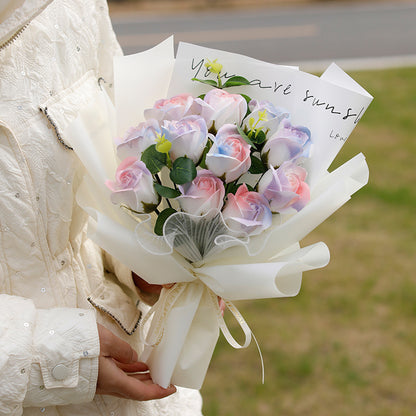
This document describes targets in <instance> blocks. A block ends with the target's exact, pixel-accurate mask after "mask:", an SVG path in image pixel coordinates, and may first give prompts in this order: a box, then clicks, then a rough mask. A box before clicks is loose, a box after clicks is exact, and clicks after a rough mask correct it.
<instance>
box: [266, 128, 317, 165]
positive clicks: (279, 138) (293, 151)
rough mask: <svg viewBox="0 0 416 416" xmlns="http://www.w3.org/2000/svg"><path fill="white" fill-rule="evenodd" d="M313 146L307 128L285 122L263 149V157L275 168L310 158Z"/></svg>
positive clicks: (267, 163)
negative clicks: (284, 163)
mask: <svg viewBox="0 0 416 416" xmlns="http://www.w3.org/2000/svg"><path fill="white" fill-rule="evenodd" d="M310 146H311V132H310V131H309V129H307V128H306V127H302V126H292V125H291V123H290V121H288V120H285V121H284V122H283V123H282V125H281V127H280V128H279V129H278V130H277V132H276V133H275V134H273V136H272V137H270V139H269V140H267V142H266V144H265V145H264V147H263V150H262V152H261V157H262V160H263V162H264V163H266V165H268V166H273V167H274V168H277V167H279V166H280V165H281V164H282V163H283V162H285V161H290V160H295V159H297V158H300V157H308V156H309V153H310Z"/></svg>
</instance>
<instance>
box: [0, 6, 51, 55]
mask: <svg viewBox="0 0 416 416" xmlns="http://www.w3.org/2000/svg"><path fill="white" fill-rule="evenodd" d="M52 1H53V0H0V2H1V4H0V47H1V45H3V44H4V43H6V42H7V41H8V40H9V39H11V38H12V37H13V36H14V35H15V34H16V33H18V32H19V30H20V29H21V28H22V27H24V26H25V25H26V24H28V23H29V22H30V21H31V20H32V19H33V18H34V17H36V16H37V15H38V14H39V13H41V12H42V10H44V9H45V8H46V6H47V5H48V4H49V3H51V2H52Z"/></svg>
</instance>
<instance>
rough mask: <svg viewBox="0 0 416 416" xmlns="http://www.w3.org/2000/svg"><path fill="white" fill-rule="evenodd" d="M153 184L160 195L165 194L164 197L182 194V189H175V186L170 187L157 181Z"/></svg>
mask: <svg viewBox="0 0 416 416" xmlns="http://www.w3.org/2000/svg"><path fill="white" fill-rule="evenodd" d="M153 186H154V188H155V190H156V192H157V193H158V194H159V195H160V196H163V197H164V198H176V197H178V196H180V195H181V193H180V191H178V190H177V189H173V188H169V187H167V186H163V185H160V184H159V183H157V182H154V183H153Z"/></svg>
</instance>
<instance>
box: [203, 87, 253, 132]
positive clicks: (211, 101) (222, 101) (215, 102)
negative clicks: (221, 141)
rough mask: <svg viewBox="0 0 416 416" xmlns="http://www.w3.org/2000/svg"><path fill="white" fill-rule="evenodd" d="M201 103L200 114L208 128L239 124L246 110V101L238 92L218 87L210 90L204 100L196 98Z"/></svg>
mask: <svg viewBox="0 0 416 416" xmlns="http://www.w3.org/2000/svg"><path fill="white" fill-rule="evenodd" d="M196 101H197V102H198V104H200V105H201V116H202V117H203V118H204V119H205V121H206V123H207V126H208V128H210V127H211V126H212V125H214V127H215V128H216V129H217V130H218V129H219V128H220V127H221V126H223V125H224V124H238V125H240V124H241V121H242V120H243V117H244V116H245V115H246V112H247V101H246V100H245V99H244V98H243V97H242V96H241V95H239V94H230V93H229V92H227V91H224V90H220V89H212V90H210V91H209V92H208V93H207V94H206V95H205V97H204V100H201V99H199V98H197V99H196Z"/></svg>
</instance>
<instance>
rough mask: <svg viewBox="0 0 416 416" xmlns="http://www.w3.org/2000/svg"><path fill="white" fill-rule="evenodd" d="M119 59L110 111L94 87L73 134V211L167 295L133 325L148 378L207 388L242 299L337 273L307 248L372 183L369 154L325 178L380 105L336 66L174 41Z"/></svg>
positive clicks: (318, 250) (319, 252)
mask: <svg viewBox="0 0 416 416" xmlns="http://www.w3.org/2000/svg"><path fill="white" fill-rule="evenodd" d="M207 57H210V58H218V59H217V60H216V59H211V60H208V59H207ZM114 64H115V65H114V73H115V79H114V88H115V91H114V93H115V106H114V105H113V103H112V102H111V101H110V100H109V98H108V96H107V94H106V93H105V91H103V90H97V86H96V83H94V84H91V85H90V86H89V88H90V91H92V92H94V94H96V99H94V100H91V104H90V105H88V106H86V107H85V108H84V109H81V110H80V112H79V116H78V118H77V119H76V120H74V121H73V122H72V123H71V124H70V125H69V126H68V128H67V129H66V131H64V132H63V134H64V135H65V139H66V141H68V142H69V143H71V145H72V147H73V148H74V150H75V152H76V153H77V155H78V157H79V158H80V160H81V161H82V163H83V165H84V166H85V168H86V171H87V173H88V174H87V175H86V176H85V178H84V180H83V182H82V183H81V186H80V189H79V190H78V192H77V201H78V203H79V205H80V206H81V207H82V208H83V209H84V210H85V211H86V212H87V213H88V214H89V217H90V219H89V228H88V233H89V237H90V238H91V239H92V240H94V241H95V243H96V244H98V245H99V246H100V247H102V248H103V249H104V250H105V251H107V252H108V253H110V254H111V255H112V256H114V257H115V258H116V259H118V260H119V261H120V262H121V263H122V264H124V265H125V266H126V267H128V268H129V269H130V270H132V271H134V272H135V273H136V274H137V275H139V276H140V277H141V278H143V279H144V280H145V281H147V282H148V283H150V284H158V285H170V288H169V289H166V288H164V289H162V292H161V295H160V298H159V300H158V301H157V302H156V304H155V305H154V306H152V307H151V309H150V310H149V311H148V312H147V313H145V314H144V316H143V317H142V319H141V321H140V326H139V334H140V335H141V337H142V342H143V344H144V346H145V347H144V351H143V353H142V354H141V357H140V359H141V360H142V361H144V362H146V363H147V364H148V366H149V369H150V372H151V375H152V379H153V380H154V381H155V382H156V383H158V384H160V385H161V386H162V387H167V386H168V385H169V384H171V383H172V384H175V385H179V386H183V387H189V388H196V389H199V388H200V387H201V386H202V384H203V381H204V378H205V374H206V372H207V369H208V367H209V364H210V361H211V357H212V354H213V351H214V348H215V345H216V343H217V340H218V337H219V333H220V331H221V332H222V334H223V335H224V337H225V339H226V340H227V341H228V343H229V344H230V345H231V346H233V347H234V348H245V347H247V346H248V345H249V344H250V342H251V339H252V332H251V329H250V328H249V326H248V325H247V323H246V322H245V320H244V318H243V316H242V315H241V314H240V313H239V311H238V310H237V308H236V307H235V306H234V304H233V303H232V302H234V301H238V300H249V299H250V300H254V299H265V298H281V297H289V296H295V295H296V294H297V293H298V292H299V290H300V287H301V283H302V274H303V272H305V271H308V270H313V269H317V268H321V267H324V266H325V265H326V264H328V262H329V250H328V248H327V246H326V244H325V243H323V242H318V243H315V244H311V245H309V246H306V247H301V246H300V244H299V242H300V241H301V240H302V239H303V238H304V237H305V236H306V235H308V234H309V233H310V232H311V231H312V230H313V229H314V228H315V227H317V226H318V225H319V224H321V223H322V222H323V221H325V220H326V219H327V218H328V217H329V216H330V215H331V214H332V213H333V212H335V211H336V210H337V209H339V208H340V207H341V206H342V205H343V204H344V203H346V202H347V201H348V200H349V199H350V197H351V195H352V194H353V193H355V192H356V191H357V190H359V189H360V188H361V187H362V186H364V185H365V184H366V183H367V181H368V167H367V164H366V162H365V158H364V156H363V155H362V154H359V155H357V156H355V157H354V158H352V159H351V160H349V161H348V162H346V163H344V164H343V165H342V166H340V167H338V168H337V169H335V170H334V171H332V172H330V173H329V172H328V171H327V169H328V168H329V166H330V164H331V162H332V161H333V160H334V158H335V156H336V154H337V153H338V152H339V150H340V149H341V147H342V145H343V144H344V142H345V138H347V137H348V136H349V134H350V133H351V131H352V130H353V128H354V127H355V125H356V123H357V121H358V120H355V118H354V119H353V117H352V116H351V114H354V115H358V114H359V115H360V116H361V115H362V114H363V113H364V112H365V109H366V108H367V107H368V105H369V104H370V102H371V99H372V97H371V96H370V95H369V94H368V93H367V92H366V91H365V90H364V89H362V87H360V86H359V85H358V84H357V83H355V81H354V80H352V79H351V78H349V77H348V75H347V74H345V73H344V72H343V71H342V70H341V69H340V68H339V67H337V66H336V65H335V64H332V65H331V66H330V67H329V68H328V69H327V70H326V71H325V72H324V74H323V75H322V76H321V77H315V76H313V75H310V74H307V73H304V72H301V71H299V70H298V69H297V68H293V67H285V66H280V65H274V64H269V63H266V62H260V61H257V60H254V59H252V58H249V57H244V56H241V55H236V54H229V53H227V52H224V51H219V50H213V49H208V48H203V47H199V46H196V45H191V44H184V43H180V44H179V47H178V51H177V55H176V58H174V56H173V39H172V38H170V39H167V40H166V41H164V42H162V43H161V44H160V45H158V46H156V47H155V48H152V49H151V50H149V51H145V52H143V53H139V54H135V55H131V56H126V57H119V58H117V59H116V60H115V62H114ZM221 64H223V65H224V68H225V69H226V71H227V72H225V71H224V70H223V68H222V65H221ZM204 71H205V72H204ZM234 74H240V75H234ZM282 86H283V87H282ZM311 96H313V97H314V98H313V100H312V99H311V98H310V97H311ZM357 118H358V116H357ZM114 121H116V123H115V122H114ZM113 123H114V124H117V132H115V131H116V128H115V126H114V125H113ZM335 133H337V134H338V136H336V134H335ZM114 137H120V139H117V140H116V145H115V144H114ZM336 137H342V138H343V140H342V141H340V140H337V139H336ZM173 283H174V285H173V286H172V284H173ZM218 297H221V298H222V299H224V302H225V304H226V306H227V308H228V310H229V311H231V313H232V315H233V316H234V317H235V318H236V320H237V322H238V324H239V326H240V328H241V329H242V331H243V338H242V342H241V343H238V342H237V341H236V340H235V339H234V337H233V336H232V335H231V333H230V331H229V329H228V327H227V325H226V323H225V321H224V319H223V316H222V315H221V310H220V308H219V305H218ZM97 302H99V301H98V300H97Z"/></svg>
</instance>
